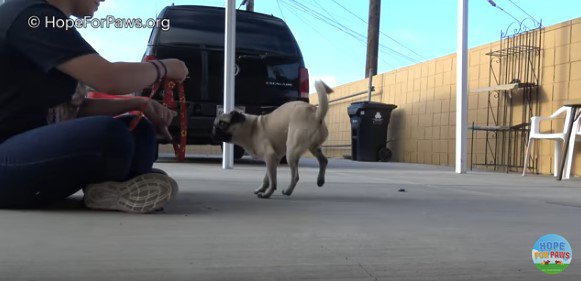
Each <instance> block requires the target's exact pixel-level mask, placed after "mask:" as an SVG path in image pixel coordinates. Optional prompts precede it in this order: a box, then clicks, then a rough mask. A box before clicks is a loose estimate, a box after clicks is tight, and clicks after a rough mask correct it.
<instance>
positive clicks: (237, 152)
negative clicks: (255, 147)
mask: <svg viewBox="0 0 581 281" xmlns="http://www.w3.org/2000/svg"><path fill="white" fill-rule="evenodd" d="M242 156H244V148H242V147H240V146H237V145H234V159H242Z"/></svg>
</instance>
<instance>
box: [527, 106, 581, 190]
mask: <svg viewBox="0 0 581 281" xmlns="http://www.w3.org/2000/svg"><path fill="white" fill-rule="evenodd" d="M563 113H565V122H563V123H564V124H563V131H562V132H558V133H541V124H540V123H541V121H545V120H553V119H556V118H557V117H558V116H559V115H561V114H563ZM570 116H571V107H568V106H563V107H561V108H559V109H558V110H557V111H555V112H554V113H553V114H551V116H549V117H541V116H534V117H531V131H530V134H529V142H528V144H527V149H526V153H525V161H524V166H523V172H522V175H523V176H524V175H525V173H526V171H527V166H528V160H529V157H530V152H531V146H532V144H533V140H535V139H547V140H553V141H555V156H554V157H553V171H554V172H553V174H554V175H555V177H556V176H558V170H559V165H560V164H561V153H562V147H563V143H564V142H565V137H566V135H567V131H568V129H569V126H568V125H569V124H568V122H569V119H570ZM574 122H575V123H574V124H573V129H572V130H573V132H574V134H571V141H570V142H569V149H568V150H567V155H566V162H565V167H564V175H563V178H564V179H568V178H569V176H570V174H571V162H572V158H573V150H574V148H575V142H577V141H581V138H578V136H581V134H580V133H579V129H580V127H579V120H575V121H574ZM573 138H574V139H575V141H573Z"/></svg>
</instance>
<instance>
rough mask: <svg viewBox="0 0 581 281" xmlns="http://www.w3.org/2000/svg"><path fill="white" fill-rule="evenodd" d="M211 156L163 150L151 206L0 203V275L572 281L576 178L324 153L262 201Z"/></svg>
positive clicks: (242, 177) (578, 205)
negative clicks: (322, 166) (319, 180)
mask: <svg viewBox="0 0 581 281" xmlns="http://www.w3.org/2000/svg"><path fill="white" fill-rule="evenodd" d="M220 163H221V162H220V160H219V159H215V158H214V159H207V158H190V159H189V160H188V161H187V162H186V163H179V164H178V163H175V162H173V160H172V159H171V158H165V159H162V161H160V163H158V164H157V165H156V166H157V167H159V168H162V169H165V170H166V171H168V172H169V173H170V175H172V176H174V177H175V178H176V179H177V181H178V182H179V184H180V187H181V193H180V195H179V197H178V199H177V201H175V202H174V203H173V204H172V205H170V206H168V207H166V209H165V210H164V211H162V212H159V213H156V214H149V215H133V214H125V213H116V212H98V211H90V210H86V209H84V208H83V207H82V206H81V201H80V200H81V196H82V195H81V194H77V195H76V196H75V197H73V198H71V199H70V200H67V201H66V202H63V203H61V204H58V205H57V206H54V207H52V208H50V209H48V210H0V223H1V226H0V280H10V281H16V280H83V281H85V280H140V281H141V280H581V265H580V264H579V263H577V262H576V258H575V257H576V256H575V254H576V251H577V250H579V251H580V253H581V181H579V180H571V181H563V182H558V181H556V180H555V179H553V178H552V177H548V176H527V177H521V176H520V175H517V174H504V173H490V172H470V173H468V174H465V175H457V174H454V173H453V171H452V169H451V168H448V167H436V166H424V165H412V164H402V163H360V162H352V161H348V160H340V159H331V161H330V165H329V169H328V172H327V183H326V184H325V186H324V187H322V188H318V187H316V185H315V181H316V173H317V165H316V162H315V161H314V160H312V159H304V160H301V168H300V175H301V180H300V182H299V184H298V186H297V188H296V189H295V193H294V194H293V195H292V197H285V196H282V195H281V194H280V190H281V189H282V188H284V187H285V186H286V185H287V184H288V182H289V178H290V176H289V171H288V167H287V166H286V165H285V166H281V167H280V168H279V184H280V188H279V190H278V191H277V193H276V195H275V196H273V198H271V199H269V200H263V199H258V198H256V196H255V195H254V194H253V193H252V191H253V190H254V189H255V188H256V187H257V186H258V184H259V182H260V181H261V179H262V176H263V175H264V171H265V168H264V165H263V164H262V163H261V162H258V161H252V160H249V159H246V160H242V161H241V162H238V163H237V164H236V166H235V169H234V170H222V169H221V164H220ZM400 189H402V191H403V190H405V192H400ZM551 233H556V234H560V235H562V236H564V237H565V238H566V239H568V240H569V242H570V243H571V246H572V248H573V262H572V265H571V266H569V268H567V270H566V271H565V272H563V273H562V274H560V275H557V276H549V275H545V274H544V273H541V272H540V271H538V270H537V269H536V268H535V266H534V265H533V263H532V259H531V250H532V247H533V244H534V243H535V241H536V240H537V239H538V238H539V237H541V236H543V235H545V234H551Z"/></svg>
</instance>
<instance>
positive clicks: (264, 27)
mask: <svg viewBox="0 0 581 281" xmlns="http://www.w3.org/2000/svg"><path fill="white" fill-rule="evenodd" d="M164 18H165V19H169V20H170V21H171V28H169V30H168V31H163V30H161V29H158V32H159V41H158V44H162V45H163V44H168V45H173V44H179V45H186V46H187V45H192V46H204V47H209V48H212V47H214V48H220V49H223V48H224V9H219V8H204V7H201V8H197V9H196V8H192V7H188V8H184V9H180V8H172V9H168V10H166V13H165V15H164ZM236 24H237V28H236V48H237V49H244V50H248V51H256V52H267V53H276V54H279V55H285V56H299V55H300V54H299V53H298V50H297V47H296V41H295V40H294V37H293V36H292V34H291V32H290V30H289V29H288V27H287V26H286V24H285V23H284V22H282V21H281V20H280V19H277V18H273V17H269V16H266V15H262V14H255V13H248V12H238V13H237V15H236Z"/></svg>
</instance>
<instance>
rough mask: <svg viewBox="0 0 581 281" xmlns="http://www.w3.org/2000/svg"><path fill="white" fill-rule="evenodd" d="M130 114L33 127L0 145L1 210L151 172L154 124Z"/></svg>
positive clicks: (33, 204)
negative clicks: (135, 122)
mask: <svg viewBox="0 0 581 281" xmlns="http://www.w3.org/2000/svg"><path fill="white" fill-rule="evenodd" d="M133 118H135V117H134V116H123V117H120V118H113V117H108V116H95V117H85V118H79V119H74V120H70V121H65V122H61V123H56V124H51V125H48V126H44V127H40V128H36V129H33V130H30V131H27V132H25V133H22V134H19V135H15V136H12V137H10V138H8V139H6V140H5V141H4V142H2V143H0V208H30V207H40V206H44V205H46V204H49V203H51V202H54V201H57V200H62V199H64V198H66V197H68V196H70V195H72V194H74V193H75V192H77V191H79V190H80V189H81V188H83V187H85V186H86V185H88V184H91V183H98V182H104V181H123V180H127V179H129V178H131V177H134V176H136V175H139V174H144V173H148V172H150V171H151V168H152V166H153V162H154V161H155V160H156V159H155V158H156V157H157V153H156V147H157V143H156V139H155V130H154V127H153V125H152V124H151V123H150V122H149V121H148V120H146V119H142V120H141V122H140V123H139V125H138V126H137V127H136V128H135V129H134V130H133V131H129V129H128V125H129V123H130V122H131V120H132V119H133Z"/></svg>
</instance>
